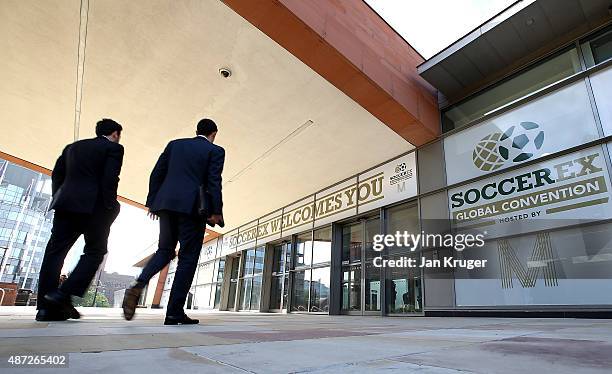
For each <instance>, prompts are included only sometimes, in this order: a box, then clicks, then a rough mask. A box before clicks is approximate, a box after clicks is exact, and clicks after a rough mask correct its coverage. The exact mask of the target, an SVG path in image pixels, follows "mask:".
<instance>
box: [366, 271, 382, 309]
mask: <svg viewBox="0 0 612 374" xmlns="http://www.w3.org/2000/svg"><path fill="white" fill-rule="evenodd" d="M364 309H365V310H370V311H374V310H375V311H378V310H380V268H377V267H374V265H373V264H372V263H366V267H365V300H364Z"/></svg>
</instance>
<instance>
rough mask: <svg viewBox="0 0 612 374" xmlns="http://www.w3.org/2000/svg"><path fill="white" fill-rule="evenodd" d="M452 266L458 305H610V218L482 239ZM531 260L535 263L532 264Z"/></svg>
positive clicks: (611, 236)
mask: <svg viewBox="0 0 612 374" xmlns="http://www.w3.org/2000/svg"><path fill="white" fill-rule="evenodd" d="M460 256H461V257H459V258H460V259H464V260H470V259H480V260H482V259H486V260H487V264H486V265H487V266H486V267H484V268H478V269H473V270H467V269H465V268H459V269H455V292H456V301H457V305H460V306H489V305H612V224H611V223H609V222H607V223H603V224H594V225H588V226H582V227H571V228H564V229H560V230H549V231H540V232H538V233H532V234H525V235H521V236H513V237H506V238H499V239H491V240H487V241H486V243H485V246H484V247H482V248H473V249H470V250H469V251H463V252H461V253H460ZM534 262H535V264H534Z"/></svg>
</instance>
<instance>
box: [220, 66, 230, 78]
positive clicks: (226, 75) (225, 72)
mask: <svg viewBox="0 0 612 374" xmlns="http://www.w3.org/2000/svg"><path fill="white" fill-rule="evenodd" d="M219 74H221V76H222V77H223V78H229V77H230V76H231V75H232V71H231V70H230V69H228V68H221V69H219Z"/></svg>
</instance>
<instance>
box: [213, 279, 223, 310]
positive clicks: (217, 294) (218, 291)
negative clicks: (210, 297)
mask: <svg viewBox="0 0 612 374" xmlns="http://www.w3.org/2000/svg"><path fill="white" fill-rule="evenodd" d="M222 287H223V285H222V284H220V283H218V284H217V287H216V290H215V306H214V309H219V305H221V288H222Z"/></svg>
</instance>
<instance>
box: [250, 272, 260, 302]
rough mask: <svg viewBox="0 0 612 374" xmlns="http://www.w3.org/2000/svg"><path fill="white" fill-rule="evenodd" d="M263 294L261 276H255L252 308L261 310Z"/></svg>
mask: <svg viewBox="0 0 612 374" xmlns="http://www.w3.org/2000/svg"><path fill="white" fill-rule="evenodd" d="M260 294H261V276H257V277H253V287H252V290H251V310H259V302H260V300H261V299H260Z"/></svg>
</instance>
